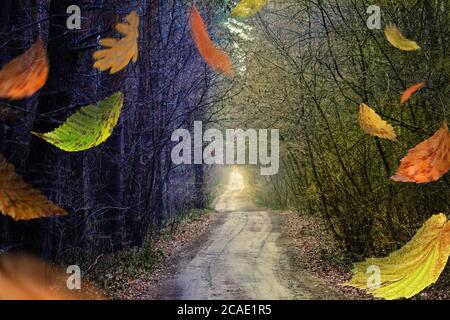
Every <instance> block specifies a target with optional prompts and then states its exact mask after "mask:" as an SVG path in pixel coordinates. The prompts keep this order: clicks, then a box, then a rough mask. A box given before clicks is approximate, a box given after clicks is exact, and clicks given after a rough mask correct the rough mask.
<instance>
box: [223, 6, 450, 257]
mask: <svg viewBox="0 0 450 320" xmlns="http://www.w3.org/2000/svg"><path fill="white" fill-rule="evenodd" d="M370 5H371V3H370V1H283V2H279V3H278V2H277V3H276V4H275V3H274V4H272V6H271V7H269V8H268V9H267V10H266V11H265V12H264V14H263V15H261V17H260V19H258V21H257V23H255V28H254V31H253V32H252V36H253V40H252V41H250V42H249V43H248V44H245V46H246V47H245V49H244V50H247V56H246V66H247V71H246V72H245V74H243V75H242V77H240V78H239V79H238V81H239V82H240V85H238V86H236V88H238V90H239V94H237V95H236V96H234V98H233V99H232V100H231V103H230V108H229V110H227V112H229V114H232V115H233V116H232V117H231V118H230V121H236V122H238V123H240V124H241V125H242V126H246V127H250V128H254V127H262V128H266V127H277V128H280V132H281V155H280V158H281V159H280V173H279V174H278V175H276V176H270V177H259V176H258V174H256V175H255V176H254V178H255V179H257V180H259V184H258V185H259V187H258V188H257V190H256V193H257V195H258V198H259V199H260V202H261V203H263V204H264V205H266V206H269V207H275V208H293V209H296V210H299V211H300V212H308V213H311V214H321V215H323V216H324V217H325V218H326V219H327V221H328V223H329V226H330V228H331V229H332V231H333V232H334V234H335V236H336V237H337V238H338V239H340V241H342V243H344V244H345V246H346V247H347V249H348V250H349V252H351V253H352V254H354V255H356V256H358V255H359V256H367V255H371V254H380V253H383V252H384V253H386V252H390V251H391V250H392V249H395V248H397V247H398V246H399V245H401V244H403V243H404V242H405V241H407V240H408V239H410V238H411V236H412V235H413V234H414V232H415V231H414V230H416V229H417V227H418V226H420V225H422V223H423V222H424V221H425V220H427V219H428V218H429V217H430V216H431V215H433V214H436V213H439V212H444V213H445V212H448V211H449V206H450V198H449V195H450V193H449V191H450V180H449V178H448V176H444V177H443V178H442V179H441V180H439V181H436V182H433V183H428V184H415V183H398V182H394V181H392V180H389V178H390V177H391V176H394V174H395V172H396V170H397V168H398V166H399V163H400V160H401V159H402V158H403V157H404V156H405V155H406V154H407V152H408V149H410V148H412V147H413V146H415V145H417V144H418V143H419V142H421V141H423V140H425V139H426V138H428V137H430V136H432V135H433V133H434V132H436V130H437V129H439V127H440V125H441V123H442V121H443V120H444V119H445V117H446V116H447V115H448V112H449V107H448V105H449V101H448V98H447V96H448V93H449V91H450V82H449V80H450V79H449V77H450V69H449V63H450V57H449V48H448V43H447V42H448V41H447V40H448V39H447V37H448V36H449V34H450V33H449V32H450V20H449V15H450V10H449V9H450V8H449V5H450V4H449V3H448V2H447V1H432V0H423V1H412V0H411V1H381V2H379V3H378V5H380V6H381V7H382V21H383V24H387V23H389V22H391V23H395V24H396V25H398V26H399V27H401V29H402V31H403V32H404V33H405V34H406V35H408V37H409V38H413V39H420V44H421V46H422V50H420V51H416V52H401V51H399V50H398V49H396V48H394V47H393V46H392V45H391V44H389V43H388V42H387V41H386V39H385V35H384V32H383V29H380V30H377V29H375V30H370V29H368V28H367V26H366V21H367V20H368V18H369V17H370V14H368V13H366V10H367V8H368V7H369V6H370ZM256 43H257V44H258V45H257V46H256ZM243 46H244V45H243ZM420 81H426V82H427V84H428V85H427V88H425V89H423V90H422V91H421V92H420V94H417V95H416V96H415V97H413V98H412V99H411V100H410V101H409V102H408V103H407V104H403V105H402V104H400V96H401V93H402V92H403V91H405V90H406V89H407V88H408V87H410V86H411V85H412V84H414V83H418V82H420ZM362 102H364V103H366V104H368V105H369V106H371V107H372V108H375V109H376V111H377V112H378V114H380V115H382V116H383V118H384V119H386V120H387V121H388V122H389V123H391V124H393V126H394V127H395V130H396V132H397V135H398V137H397V140H396V141H389V140H385V139H380V138H374V137H371V136H369V135H367V134H365V133H364V131H363V130H361V128H360V124H359V121H358V110H359V105H360V104H361V103H362ZM275 106H276V107H275ZM269 195H270V196H269Z"/></svg>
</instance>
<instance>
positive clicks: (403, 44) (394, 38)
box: [384, 24, 420, 51]
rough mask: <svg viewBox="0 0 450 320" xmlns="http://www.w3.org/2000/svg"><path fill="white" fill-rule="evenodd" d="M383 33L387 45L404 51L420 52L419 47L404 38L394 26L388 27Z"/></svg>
mask: <svg viewBox="0 0 450 320" xmlns="http://www.w3.org/2000/svg"><path fill="white" fill-rule="evenodd" d="M384 33H385V35H386V38H387V40H388V41H389V43H390V44H392V45H393V46H394V47H396V48H397V49H400V50H404V51H416V50H420V47H419V45H418V44H417V43H416V42H414V41H412V40H409V39H407V38H405V37H404V36H403V34H402V33H401V32H400V30H398V28H397V26H396V25H394V24H390V25H388V26H387V27H386V29H385V30H384Z"/></svg>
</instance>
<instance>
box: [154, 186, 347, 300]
mask: <svg viewBox="0 0 450 320" xmlns="http://www.w3.org/2000/svg"><path fill="white" fill-rule="evenodd" d="M216 210H217V211H218V213H216V214H215V216H214V218H213V219H214V221H213V223H212V227H211V228H210V230H209V232H208V233H207V234H206V235H205V236H203V237H201V238H200V239H198V241H196V243H194V244H193V245H191V246H190V248H189V249H188V250H185V251H183V252H182V253H181V255H180V256H179V257H178V259H177V262H176V263H175V264H174V265H173V267H172V269H173V272H171V274H169V275H166V276H165V278H164V279H162V280H161V281H160V283H159V285H158V288H157V290H156V291H157V292H156V293H155V294H152V295H151V297H145V298H152V299H185V300H193V299H251V300H253V299H268V300H278V299H339V298H340V297H339V295H338V294H337V293H335V292H334V291H333V290H332V289H330V288H328V287H327V285H326V284H324V283H323V282H322V281H321V280H320V279H318V278H316V277H314V276H312V275H310V274H308V273H307V272H302V271H299V270H291V267H290V263H289V255H288V253H287V250H285V249H284V248H283V237H282V234H281V219H283V215H282V214H279V213H275V212H270V211H261V210H257V209H256V208H255V207H254V206H253V204H252V203H251V201H249V198H248V197H247V196H246V195H245V193H243V192H240V191H233V192H226V193H224V194H223V195H222V197H221V198H219V200H218V201H217V203H216Z"/></svg>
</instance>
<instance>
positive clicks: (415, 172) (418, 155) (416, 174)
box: [391, 121, 450, 183]
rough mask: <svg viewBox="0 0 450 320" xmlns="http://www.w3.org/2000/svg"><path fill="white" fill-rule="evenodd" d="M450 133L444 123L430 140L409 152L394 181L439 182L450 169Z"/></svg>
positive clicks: (393, 178)
mask: <svg viewBox="0 0 450 320" xmlns="http://www.w3.org/2000/svg"><path fill="white" fill-rule="evenodd" d="M449 154H450V133H449V131H448V127H447V123H446V122H445V121H444V122H443V123H442V125H441V128H440V129H439V130H438V131H437V132H436V133H435V134H434V135H433V136H432V137H431V138H429V139H427V140H425V141H423V142H422V143H420V144H418V145H417V146H415V147H414V148H413V149H411V150H409V152H408V154H407V155H406V157H404V158H403V159H402V161H401V163H400V168H399V169H398V170H397V173H396V175H395V176H393V177H391V179H392V180H394V181H398V182H415V183H428V182H432V181H437V180H439V179H440V178H441V177H442V176H443V175H444V174H446V173H447V171H448V170H449V169H450V156H449Z"/></svg>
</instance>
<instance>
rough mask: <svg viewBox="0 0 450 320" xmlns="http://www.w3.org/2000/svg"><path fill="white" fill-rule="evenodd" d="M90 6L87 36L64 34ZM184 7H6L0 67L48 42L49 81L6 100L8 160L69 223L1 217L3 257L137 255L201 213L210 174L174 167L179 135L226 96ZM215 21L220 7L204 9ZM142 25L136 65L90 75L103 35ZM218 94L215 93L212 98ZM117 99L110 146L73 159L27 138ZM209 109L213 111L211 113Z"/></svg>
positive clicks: (0, 28)
mask: <svg viewBox="0 0 450 320" xmlns="http://www.w3.org/2000/svg"><path fill="white" fill-rule="evenodd" d="M73 4H78V5H79V6H80V7H81V8H82V12H81V13H82V15H81V17H82V21H81V29H80V30H68V29H67V27H66V21H67V19H68V17H69V14H68V13H67V12H66V11H67V8H68V7H69V6H70V5H73ZM188 9H189V3H187V2H185V1H75V2H74V1H51V2H50V1H15V0H14V1H13V0H11V1H2V2H1V4H0V15H1V19H0V20H1V23H0V43H1V44H0V59H1V61H0V64H2V65H4V64H5V63H7V62H9V61H10V60H12V59H13V58H14V57H16V56H18V55H19V54H21V53H23V52H24V51H25V50H26V49H28V48H29V47H30V46H31V45H32V44H33V42H34V41H35V39H37V38H38V37H40V38H41V39H42V40H43V42H44V43H45V44H46V47H47V51H48V56H49V60H50V74H49V79H48V81H47V84H46V85H45V87H44V88H43V89H42V90H41V91H39V93H37V94H36V95H34V96H33V97H31V98H29V99H26V100H20V101H8V100H2V103H1V111H0V121H1V125H0V132H1V145H0V148H1V153H2V154H3V155H4V156H5V157H6V158H7V159H8V161H9V162H10V163H12V164H14V165H15V167H16V168H17V171H18V172H19V173H20V174H21V175H22V176H23V177H24V178H25V180H26V182H27V183H30V184H31V185H33V186H34V187H36V188H39V189H40V190H42V191H43V193H44V194H45V195H46V196H48V197H49V198H50V199H51V200H53V201H54V202H56V203H58V204H59V205H60V206H61V207H62V208H64V209H65V210H66V211H67V212H69V213H70V214H69V215H68V216H67V217H62V218H48V219H42V220H34V221H27V222H14V221H13V220H12V219H10V218H9V217H4V216H2V217H0V229H1V232H0V248H1V249H2V250H12V249H13V250H27V251H32V252H35V253H37V254H39V255H42V256H44V257H47V258H51V257H53V258H55V257H57V256H60V255H64V254H68V252H71V251H73V250H75V251H77V250H79V251H83V250H85V249H86V248H89V250H98V251H105V250H106V251H113V250H118V249H120V248H122V247H124V246H139V245H141V244H142V243H143V241H144V238H145V237H146V236H148V235H149V233H150V234H157V233H158V230H159V229H160V228H161V226H162V224H163V223H164V221H166V220H170V218H171V217H173V216H175V215H177V214H180V213H182V212H184V211H186V210H188V209H189V208H194V207H203V206H204V204H205V203H204V201H205V199H204V197H203V189H202V186H203V168H202V166H201V165H200V166H197V165H196V166H175V165H173V163H172V162H171V161H170V151H171V147H172V146H173V144H174V143H173V142H171V140H170V138H171V134H172V132H173V131H174V130H175V129H176V128H180V127H185V128H188V129H189V128H191V127H192V123H193V121H194V120H203V121H204V122H205V123H207V122H208V117H210V116H209V113H210V112H213V111H214V110H215V109H216V108H220V105H217V103H218V102H219V101H221V100H222V99H223V97H222V96H223V95H224V94H225V93H223V92H222V91H221V90H220V89H217V87H218V86H220V81H224V80H222V79H220V78H219V77H217V76H216V75H213V74H212V73H210V72H208V70H207V67H206V66H205V64H204V63H203V62H202V60H201V58H200V57H199V56H198V54H197V52H196V49H195V45H194V44H193V42H192V41H191V40H190V30H189V27H188V25H189V24H188V16H187V15H186V12H187V10H188ZM204 9H205V12H206V14H207V16H209V18H210V19H214V18H215V16H214V14H213V13H212V8H211V7H210V6H207V7H205V8H204ZM133 10H136V11H137V12H138V14H139V15H140V16H141V23H140V26H139V30H140V35H141V36H140V38H139V48H140V49H139V51H140V52H139V54H140V58H139V60H138V62H137V63H136V64H130V66H129V67H127V68H126V69H125V70H123V71H122V72H120V73H117V74H114V75H109V74H108V73H102V72H99V71H98V70H96V69H94V68H93V67H92V65H93V62H92V54H93V52H94V50H95V49H96V48H98V47H99V45H98V41H99V39H100V38H101V37H105V36H113V35H115V30H114V25H115V24H116V23H118V22H120V21H121V20H122V19H123V17H125V16H126V15H127V14H129V12H131V11H133ZM211 88H216V89H214V90H211ZM117 91H121V92H122V93H123V94H124V96H125V102H124V107H123V111H122V114H121V117H120V120H119V124H118V126H117V128H116V129H115V130H114V133H113V135H112V137H111V138H110V139H109V141H108V143H106V144H103V145H101V146H99V147H98V148H94V149H91V150H88V151H86V152H78V153H66V152H63V151H61V150H59V149H56V148H55V147H54V146H51V145H50V144H48V143H46V142H45V141H43V140H40V139H38V138H36V137H34V136H32V135H31V134H30V132H31V131H34V132H46V131H49V130H52V129H54V128H55V127H57V126H58V125H60V124H61V123H62V122H64V120H65V119H66V118H67V117H68V116H69V115H71V114H73V113H74V112H75V111H76V110H77V109H79V107H81V106H85V105H88V104H92V103H94V102H96V101H99V100H102V99H104V98H106V97H108V96H110V95H111V94H112V93H114V92H117ZM207 111H208V112H207Z"/></svg>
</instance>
